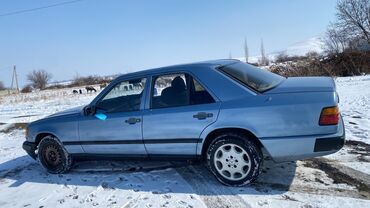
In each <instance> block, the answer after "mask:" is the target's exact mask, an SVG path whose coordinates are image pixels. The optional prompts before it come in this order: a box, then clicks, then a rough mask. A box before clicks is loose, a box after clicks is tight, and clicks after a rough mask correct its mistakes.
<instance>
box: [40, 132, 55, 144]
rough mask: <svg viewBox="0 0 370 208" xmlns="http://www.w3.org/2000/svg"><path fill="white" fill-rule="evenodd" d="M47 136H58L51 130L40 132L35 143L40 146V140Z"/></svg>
mask: <svg viewBox="0 0 370 208" xmlns="http://www.w3.org/2000/svg"><path fill="white" fill-rule="evenodd" d="M46 136H53V137H55V138H58V137H57V136H56V135H55V134H53V133H51V132H40V133H38V134H37V135H36V137H35V144H36V146H39V143H40V141H41V140H42V139H43V138H45V137H46Z"/></svg>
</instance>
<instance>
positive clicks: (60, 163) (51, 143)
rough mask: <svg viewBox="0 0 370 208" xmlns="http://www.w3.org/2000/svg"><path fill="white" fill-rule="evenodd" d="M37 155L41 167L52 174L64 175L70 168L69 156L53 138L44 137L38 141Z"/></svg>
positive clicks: (70, 159) (70, 160) (70, 158)
mask: <svg viewBox="0 0 370 208" xmlns="http://www.w3.org/2000/svg"><path fill="white" fill-rule="evenodd" d="M37 155H38V161H39V162H40V164H41V165H42V167H44V168H45V169H46V170H47V171H48V172H49V173H52V174H59V173H65V172H67V171H68V170H69V169H70V168H71V166H72V157H71V155H70V154H69V153H68V152H67V150H66V149H65V148H64V146H63V144H62V143H61V142H60V141H59V140H58V139H57V138H56V137H53V136H46V137H44V138H43V139H42V140H41V141H40V143H39V145H38V152H37Z"/></svg>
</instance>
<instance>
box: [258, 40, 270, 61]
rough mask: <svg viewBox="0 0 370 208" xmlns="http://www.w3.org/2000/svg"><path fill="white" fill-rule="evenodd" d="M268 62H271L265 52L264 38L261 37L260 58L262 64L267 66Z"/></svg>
mask: <svg viewBox="0 0 370 208" xmlns="http://www.w3.org/2000/svg"><path fill="white" fill-rule="evenodd" d="M268 64H269V60H268V58H267V57H266V54H265V46H264V44H263V39H261V59H260V65H262V66H266V65H268Z"/></svg>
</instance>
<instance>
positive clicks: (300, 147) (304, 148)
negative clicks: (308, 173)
mask: <svg viewBox="0 0 370 208" xmlns="http://www.w3.org/2000/svg"><path fill="white" fill-rule="evenodd" d="M260 141H261V143H262V145H263V146H264V148H265V150H266V151H267V153H268V154H269V155H270V156H271V158H272V159H273V160H274V161H276V162H285V161H295V160H303V159H307V158H312V157H318V156H324V155H329V154H332V153H335V152H337V151H338V150H340V149H341V148H342V147H343V146H344V144H345V130H344V124H343V121H342V120H341V122H340V123H339V126H338V131H337V132H336V133H335V134H330V135H308V136H298V137H295V136H294V137H279V138H267V139H261V140H260Z"/></svg>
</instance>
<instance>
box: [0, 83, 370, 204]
mask: <svg viewBox="0 0 370 208" xmlns="http://www.w3.org/2000/svg"><path fill="white" fill-rule="evenodd" d="M336 84H337V91H338V93H339V95H340V109H341V112H342V115H343V118H344V122H345V126H346V137H347V143H346V145H345V147H344V148H343V149H342V150H340V151H339V152H337V153H335V154H333V155H329V156H326V157H320V158H314V159H310V160H303V161H297V162H287V163H273V162H272V161H270V160H268V159H266V160H265V163H264V167H263V173H262V175H261V176H260V178H259V179H258V181H257V182H256V183H254V184H252V185H248V186H245V187H238V188H234V187H226V186H223V185H221V184H220V183H219V182H217V181H216V180H215V178H214V177H213V175H212V174H211V173H210V172H209V171H208V170H207V169H206V168H204V167H203V166H202V165H201V164H198V163H197V162H155V161H152V162H143V161H142V162H139V161H95V162H92V161H90V162H89V161H85V162H77V163H76V164H75V165H74V167H73V169H72V171H71V172H70V173H68V174H60V175H51V174H48V173H46V172H45V171H44V170H43V169H42V168H41V166H40V165H39V164H38V163H37V161H34V160H32V159H31V158H30V157H29V156H27V155H26V153H25V152H24V151H23V150H22V148H21V145H22V142H23V141H24V140H25V139H24V137H25V136H24V133H25V130H24V127H25V125H26V124H27V123H29V122H31V121H34V120H36V119H39V118H42V117H45V116H47V115H49V114H52V113H55V112H58V111H61V110H65V109H68V108H71V107H76V106H79V105H86V104H88V103H89V101H91V100H92V99H93V98H94V97H95V96H96V93H91V94H87V93H84V94H73V93H72V90H73V89H72V88H70V89H56V90H45V91H40V92H33V93H29V94H19V95H10V96H2V97H0V207H123V208H124V207H127V208H128V207H148V208H149V207H171V208H172V207H184V208H185V207H189V208H191V207H361V208H362V207H370V90H369V89H370V76H359V77H346V78H337V79H336Z"/></svg>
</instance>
